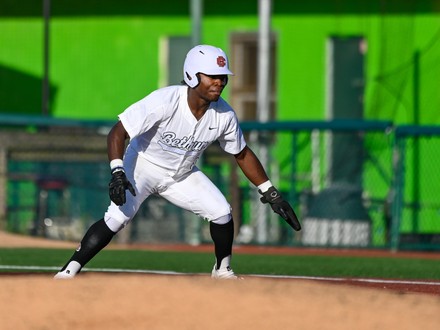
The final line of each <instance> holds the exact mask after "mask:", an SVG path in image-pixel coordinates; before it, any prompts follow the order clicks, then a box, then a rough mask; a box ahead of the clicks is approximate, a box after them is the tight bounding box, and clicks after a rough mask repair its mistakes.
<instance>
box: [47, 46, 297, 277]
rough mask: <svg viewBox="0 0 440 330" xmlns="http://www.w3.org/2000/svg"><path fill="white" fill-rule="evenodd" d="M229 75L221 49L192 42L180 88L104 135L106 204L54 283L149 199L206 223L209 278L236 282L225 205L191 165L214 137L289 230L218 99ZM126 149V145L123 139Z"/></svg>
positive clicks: (141, 105) (288, 216)
mask: <svg viewBox="0 0 440 330" xmlns="http://www.w3.org/2000/svg"><path fill="white" fill-rule="evenodd" d="M229 75H232V72H231V71H230V70H229V66H228V58H227V56H226V54H225V53H224V51H223V50H221V49H220V48H217V47H213V46H210V45H198V46H196V47H194V48H192V49H191V50H190V51H189V52H188V54H187V55H186V59H185V62H184V66H183V78H184V81H183V82H182V85H176V86H169V87H165V88H161V89H158V90H156V91H154V92H152V93H151V94H149V95H147V96H146V97H145V98H143V99H142V100H140V101H138V102H136V103H134V104H132V105H131V106H129V107H128V108H127V109H126V110H125V111H124V112H122V113H121V114H120V115H119V121H118V122H117V123H116V124H115V125H114V126H113V128H112V129H111V131H110V132H109V134H108V138H107V149H108V157H109V161H110V169H111V180H110V183H109V196H110V199H111V203H110V205H109V207H108V209H107V211H106V212H105V214H104V218H103V219H101V220H99V221H97V222H95V223H94V224H93V225H92V226H91V227H90V228H89V229H88V231H87V232H86V234H85V236H84V237H83V239H82V240H81V243H80V245H79V247H78V248H77V250H76V251H75V252H74V254H73V256H72V257H71V258H70V260H69V261H68V262H67V263H66V265H65V266H64V267H63V268H62V269H61V270H60V271H59V272H58V273H57V274H56V275H55V278H56V279H68V278H73V277H74V276H75V275H76V274H78V273H79V272H80V270H81V268H82V267H84V265H85V264H86V263H87V262H89V261H90V260H91V259H92V258H93V257H94V256H95V255H96V254H97V253H98V252H99V251H101V250H102V249H103V248H104V247H105V246H107V244H108V243H109V242H110V241H111V239H112V238H113V236H114V235H115V234H116V233H117V232H119V231H120V230H121V229H123V228H124V227H125V226H126V225H127V224H128V223H129V222H130V220H131V219H132V218H133V217H134V216H135V214H136V212H137V211H138V209H139V207H140V205H141V204H142V202H143V201H144V200H145V199H146V198H148V197H149V196H150V195H152V194H156V195H159V196H162V197H163V198H165V199H167V200H168V201H170V202H171V203H173V204H175V205H177V206H179V207H181V208H183V209H185V210H188V211H191V212H193V213H195V214H197V215H198V216H200V217H201V218H203V219H206V220H208V221H209V224H210V233H211V237H212V240H213V242H214V250H215V264H214V267H213V269H212V277H213V278H216V279H237V276H236V275H235V274H234V271H233V270H232V268H231V256H232V244H233V237H234V225H233V220H232V216H231V207H230V205H229V203H228V202H227V200H226V198H225V197H224V196H223V194H222V193H221V192H220V190H219V189H218V188H217V187H216V186H215V185H214V184H213V183H212V182H211V181H210V180H209V179H208V177H207V176H206V175H205V174H203V173H202V172H201V171H200V169H199V168H198V167H197V166H196V162H197V160H198V159H199V158H200V156H201V155H202V153H203V151H204V150H205V149H206V148H207V147H208V146H209V145H210V144H211V143H213V142H214V141H216V140H218V141H219V144H220V146H221V148H222V149H223V150H224V151H225V152H227V153H229V154H232V155H233V156H234V157H235V160H236V161H237V164H238V166H239V167H240V168H241V170H242V171H243V173H244V174H245V175H246V177H247V178H248V179H249V180H250V182H252V183H253V184H254V185H255V186H256V187H258V189H259V192H260V193H261V195H262V197H261V201H262V202H263V203H269V204H270V205H271V207H272V209H273V210H274V212H276V213H278V214H280V215H281V216H282V217H283V218H284V219H285V220H286V221H287V222H288V223H289V224H290V225H291V226H292V227H293V228H294V229H295V230H300V228H301V226H300V224H299V221H298V219H297V217H296V215H295V213H294V211H293V210H292V208H291V206H290V205H289V203H288V202H287V201H285V200H284V199H283V198H282V197H281V195H280V194H279V192H278V191H277V189H275V187H274V186H273V185H272V183H271V182H270V181H269V178H268V176H267V175H266V172H265V170H264V169H263V167H262V165H261V163H260V161H259V160H258V158H257V157H256V156H255V154H254V153H253V152H252V150H251V149H250V148H249V147H248V146H247V145H246V142H245V139H244V137H243V133H242V131H241V129H240V126H239V124H238V120H237V116H236V114H235V112H234V110H233V109H232V108H231V106H230V105H229V104H228V103H227V102H226V101H225V100H224V99H223V98H221V97H220V95H221V93H222V91H223V89H224V88H225V86H226V84H227V83H228V77H229ZM127 139H128V140H129V144H128V146H127V147H125V146H126V140H127Z"/></svg>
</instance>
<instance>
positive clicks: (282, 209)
mask: <svg viewBox="0 0 440 330" xmlns="http://www.w3.org/2000/svg"><path fill="white" fill-rule="evenodd" d="M234 156H235V160H236V161H237V164H238V166H239V167H240V168H241V170H242V171H243V173H244V175H245V176H246V177H247V178H248V179H249V181H250V182H252V183H253V184H254V185H256V186H257V187H258V192H259V193H260V194H261V195H262V197H261V198H260V200H261V202H262V203H269V204H270V206H271V207H272V210H273V211H274V212H275V213H278V214H279V215H280V216H281V217H283V219H284V220H286V222H287V223H288V224H289V225H290V226H291V227H292V228H293V229H294V230H297V231H298V230H301V225H300V223H299V220H298V217H297V216H296V214H295V212H294V211H293V209H292V207H291V206H290V204H289V203H288V202H287V201H286V200H284V199H283V197H282V196H281V194H280V193H279V191H278V190H277V189H276V188H275V187H274V186H273V185H272V183H271V182H270V180H269V178H268V176H267V174H266V171H265V170H264V168H263V166H262V165H261V162H260V160H259V159H258V158H257V156H256V155H255V154H254V152H253V151H252V150H251V149H250V148H249V147H248V146H246V147H244V149H243V150H242V151H241V152H239V153H238V154H236V155H234Z"/></svg>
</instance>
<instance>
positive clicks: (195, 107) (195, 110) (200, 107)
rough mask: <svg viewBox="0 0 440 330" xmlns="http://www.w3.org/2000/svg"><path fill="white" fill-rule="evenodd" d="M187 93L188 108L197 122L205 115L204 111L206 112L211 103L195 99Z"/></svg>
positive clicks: (193, 95) (194, 96)
mask: <svg viewBox="0 0 440 330" xmlns="http://www.w3.org/2000/svg"><path fill="white" fill-rule="evenodd" d="M190 95H191V93H190V92H189V93H188V106H189V109H190V110H191V112H192V114H193V115H194V117H195V118H196V119H197V120H200V119H201V118H202V117H203V115H204V114H205V112H206V110H208V108H209V105H210V103H211V102H209V101H207V100H205V99H203V98H201V97H197V96H196V95H195V94H192V95H191V96H190Z"/></svg>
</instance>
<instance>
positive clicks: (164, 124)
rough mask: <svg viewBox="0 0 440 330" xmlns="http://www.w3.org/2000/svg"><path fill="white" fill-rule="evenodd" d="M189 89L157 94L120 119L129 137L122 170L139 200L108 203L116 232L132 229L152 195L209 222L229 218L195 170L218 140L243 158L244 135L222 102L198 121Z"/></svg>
mask: <svg viewBox="0 0 440 330" xmlns="http://www.w3.org/2000/svg"><path fill="white" fill-rule="evenodd" d="M187 89H188V87H187V86H170V87H165V88H162V89H159V90H157V91H155V92H153V93H151V94H150V95H148V96H146V97H145V98H143V99H142V100H140V101H138V102H136V103H134V104H133V105H131V106H130V107H128V108H127V109H126V110H125V111H124V112H123V113H121V114H120V115H119V118H120V120H121V122H122V124H123V125H124V128H125V130H126V131H127V133H128V134H129V135H130V145H129V147H128V148H127V150H126V152H125V155H124V168H125V171H126V175H127V178H128V179H129V181H130V182H131V183H132V184H133V186H134V189H135V190H136V196H133V195H132V194H130V193H129V192H127V193H126V198H127V201H126V203H125V204H124V205H122V206H117V205H116V204H114V203H113V202H112V203H110V206H109V208H108V210H107V212H106V213H105V215H104V220H105V221H106V223H107V225H108V226H109V228H110V229H112V230H113V231H115V232H116V231H118V230H120V229H121V228H122V227H123V226H125V225H126V224H127V223H129V221H130V220H131V219H132V218H133V217H134V215H135V214H136V212H137V211H138V209H139V207H140V205H141V204H142V203H143V201H144V200H145V199H146V198H148V196H149V195H151V194H152V193H157V194H159V195H160V196H162V197H164V198H165V199H167V200H168V201H170V202H171V203H173V204H175V205H177V206H179V207H181V208H183V209H186V210H188V211H191V212H193V213H195V214H197V215H199V216H200V217H202V218H204V219H207V220H215V219H219V218H221V217H224V216H227V215H229V214H230V211H231V207H230V205H229V203H228V202H227V200H226V198H225V197H224V196H223V194H222V193H221V191H220V190H219V189H218V188H217V187H216V186H215V185H214V184H213V183H212V182H211V180H209V178H208V177H207V176H206V175H205V174H203V173H202V172H201V171H200V170H199V169H198V168H197V167H196V166H194V165H195V163H196V162H197V160H198V159H199V157H200V156H201V154H202V152H203V151H204V150H205V149H206V148H207V147H208V146H209V145H210V144H211V143H212V142H214V141H216V140H218V141H219V143H220V146H221V147H222V148H223V150H225V151H226V152H228V153H230V154H237V153H239V152H240V151H241V150H243V148H244V147H245V146H246V143H245V140H244V137H243V133H242V131H241V129H240V126H239V124H238V119H237V116H236V114H235V112H234V111H233V109H232V108H231V107H230V106H229V105H228V104H227V103H226V102H225V101H224V100H223V99H222V98H219V100H218V101H217V102H212V103H211V105H210V107H209V109H208V110H207V111H206V113H205V114H204V115H203V117H202V118H201V119H200V120H197V119H196V118H195V117H194V115H193V114H192V112H191V110H190V108H189V106H188V101H187Z"/></svg>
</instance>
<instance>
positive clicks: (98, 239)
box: [61, 219, 116, 271]
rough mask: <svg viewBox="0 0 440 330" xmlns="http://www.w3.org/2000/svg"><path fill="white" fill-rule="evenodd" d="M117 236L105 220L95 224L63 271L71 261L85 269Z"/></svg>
mask: <svg viewBox="0 0 440 330" xmlns="http://www.w3.org/2000/svg"><path fill="white" fill-rule="evenodd" d="M115 234H116V233H115V232H113V231H111V230H110V228H109V227H108V226H107V224H106V223H105V221H104V219H101V220H99V221H97V222H95V223H94V224H93V225H92V226H91V227H90V228H89V230H88V231H87V233H86V234H85V235H84V237H83V239H82V240H81V243H80V245H79V247H78V249H77V250H76V251H75V253H74V254H73V256H72V257H71V258H70V260H69V261H68V262H67V263H66V264H65V265H64V267H63V268H62V269H61V270H62V271H63V270H64V269H65V268H66V267H67V265H68V264H69V263H70V262H71V261H76V262H78V263H79V264H80V265H81V267H84V265H85V264H86V263H88V262H89V261H90V260H91V259H92V258H93V257H94V256H95V255H96V254H97V253H98V252H99V251H101V250H102V249H103V248H104V247H106V246H107V244H108V243H110V241H111V240H112V238H113V236H115Z"/></svg>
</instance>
